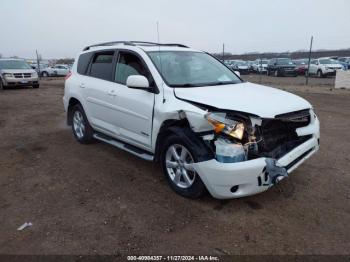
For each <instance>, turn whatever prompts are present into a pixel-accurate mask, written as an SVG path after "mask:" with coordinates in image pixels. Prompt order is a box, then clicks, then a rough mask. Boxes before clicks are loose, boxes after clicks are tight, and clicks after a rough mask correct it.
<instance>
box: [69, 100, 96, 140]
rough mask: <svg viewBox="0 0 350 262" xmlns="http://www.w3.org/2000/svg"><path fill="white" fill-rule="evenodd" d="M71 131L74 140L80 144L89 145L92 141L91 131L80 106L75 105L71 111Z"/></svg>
mask: <svg viewBox="0 0 350 262" xmlns="http://www.w3.org/2000/svg"><path fill="white" fill-rule="evenodd" d="M71 116H72V118H73V119H72V129H73V134H74V136H75V138H76V139H77V140H78V141H79V142H80V143H82V144H90V143H91V142H93V141H94V138H93V134H94V132H93V129H92V127H91V126H90V124H89V121H88V119H87V117H86V115H85V112H84V109H83V108H82V106H81V105H75V106H74V107H73V108H72V111H71Z"/></svg>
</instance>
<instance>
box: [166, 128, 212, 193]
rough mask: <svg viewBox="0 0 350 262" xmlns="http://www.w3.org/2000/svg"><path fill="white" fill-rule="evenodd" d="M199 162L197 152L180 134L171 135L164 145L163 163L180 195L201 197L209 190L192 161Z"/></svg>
mask: <svg viewBox="0 0 350 262" xmlns="http://www.w3.org/2000/svg"><path fill="white" fill-rule="evenodd" d="M194 162H197V157H196V154H195V152H192V150H191V148H190V147H189V145H187V143H186V142H184V141H183V140H182V139H180V138H179V137H178V136H176V135H174V134H172V135H170V136H169V137H168V138H167V139H166V141H165V142H164V145H163V150H162V153H161V164H162V170H163V173H164V175H165V177H166V179H167V181H168V183H169V185H170V187H171V188H172V189H173V190H174V191H175V192H176V193H178V194H179V195H181V196H183V197H188V198H199V197H201V196H203V195H204V194H205V193H206V192H207V190H206V187H205V185H204V184H203V182H202V180H201V179H200V177H199V175H198V174H197V173H196V172H195V171H194V169H193V167H191V164H190V163H194Z"/></svg>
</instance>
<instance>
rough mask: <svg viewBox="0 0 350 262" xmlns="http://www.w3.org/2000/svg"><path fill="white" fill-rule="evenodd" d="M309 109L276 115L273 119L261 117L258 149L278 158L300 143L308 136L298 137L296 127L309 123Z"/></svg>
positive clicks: (266, 154) (308, 137)
mask: <svg viewBox="0 0 350 262" xmlns="http://www.w3.org/2000/svg"><path fill="white" fill-rule="evenodd" d="M310 119H311V118H310V112H309V110H308V109H307V110H301V111H296V112H292V113H288V114H282V115H277V116H276V117H275V118H274V119H263V121H262V125H261V128H260V136H261V138H262V141H261V143H260V144H259V151H260V152H262V153H263V154H264V155H265V156H268V157H273V158H280V157H282V156H283V155H284V154H286V153H287V152H289V151H290V150H292V149H293V148H295V147H297V146H299V145H301V144H302V143H304V142H305V141H306V140H308V139H310V136H301V137H299V136H298V135H297V133H296V131H295V130H296V129H297V128H300V127H303V126H307V125H308V124H309V123H310Z"/></svg>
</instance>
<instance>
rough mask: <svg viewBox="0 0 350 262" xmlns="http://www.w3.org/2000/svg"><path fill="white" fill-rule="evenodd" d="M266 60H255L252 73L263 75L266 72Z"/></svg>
mask: <svg viewBox="0 0 350 262" xmlns="http://www.w3.org/2000/svg"><path fill="white" fill-rule="evenodd" d="M267 64H268V60H267V59H264V58H263V59H256V60H255V61H254V63H253V71H254V72H256V73H260V72H261V73H264V72H266V71H267Z"/></svg>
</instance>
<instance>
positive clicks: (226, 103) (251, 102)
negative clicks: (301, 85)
mask: <svg viewBox="0 0 350 262" xmlns="http://www.w3.org/2000/svg"><path fill="white" fill-rule="evenodd" d="M174 92H175V95H176V97H178V98H180V99H184V100H188V101H192V102H197V103H200V104H203V105H209V106H212V107H216V108H218V109H226V110H233V111H240V112H245V113H250V114H254V115H257V116H260V117H262V118H273V117H275V116H276V115H279V114H284V113H289V112H293V111H298V110H303V109H308V108H311V105H310V103H309V102H307V101H306V100H305V99H303V98H301V97H299V96H297V95H294V94H291V93H289V92H285V91H282V90H279V89H276V88H272V87H267V86H262V85H257V84H252V83H248V82H246V83H240V84H232V85H221V86H207V87H192V88H175V90H174Z"/></svg>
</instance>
